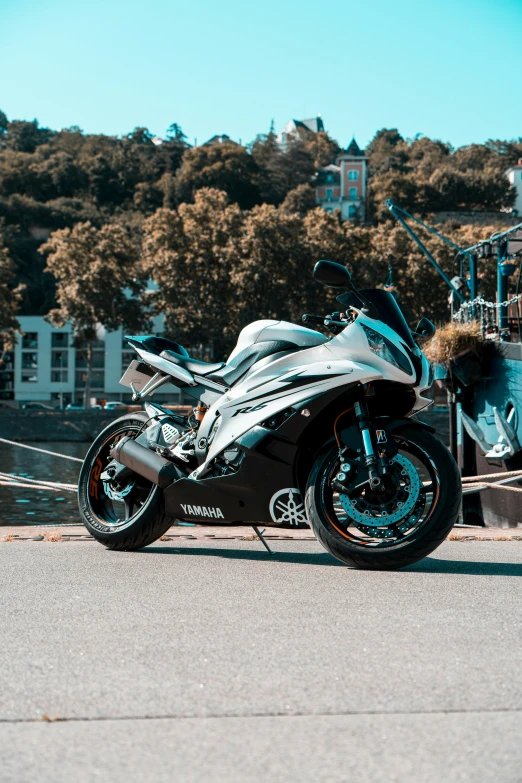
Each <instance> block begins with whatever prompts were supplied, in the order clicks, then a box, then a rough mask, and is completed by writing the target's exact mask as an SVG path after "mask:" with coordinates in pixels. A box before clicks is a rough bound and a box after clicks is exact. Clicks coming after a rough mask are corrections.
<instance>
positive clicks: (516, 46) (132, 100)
mask: <svg viewBox="0 0 522 783" xmlns="http://www.w3.org/2000/svg"><path fill="white" fill-rule="evenodd" d="M521 42H522V0H359V1H358V2H355V1H354V0H328V1H327V2H317V0H314V1H313V2H312V1H311V0H263V2H252V0H250V1H248V0H247V2H245V1H244V0H219V1H217V0H183V2H180V0H149V2H143V0H142V1H141V2H136V0H89V1H88V2H86V0H0V109H2V110H3V111H4V112H5V113H6V114H7V116H8V118H9V119H26V120H32V119H34V118H37V119H38V121H39V122H40V124H41V125H42V126H44V127H50V128H53V129H57V128H66V127H70V126H72V125H77V126H79V127H80V128H82V129H83V130H84V131H85V132H87V133H107V134H114V135H123V134H126V133H129V132H130V131H132V130H133V128H135V127H137V126H145V127H147V128H149V130H150V131H151V132H152V133H153V134H156V135H159V136H164V134H165V131H166V129H167V128H168V126H169V125H170V124H171V123H173V122H177V123H178V124H179V125H181V127H182V128H183V130H184V132H185V133H186V134H187V137H188V140H189V141H190V142H191V143H193V142H194V140H195V139H197V143H203V142H204V141H206V140H207V139H208V138H209V137H210V136H212V135H214V134H216V133H227V134H228V135H229V136H231V137H232V138H233V139H235V140H236V141H239V140H242V142H243V143H246V142H249V141H252V140H253V139H254V137H255V135H256V134H257V133H263V132H265V133H266V132H267V131H268V130H269V127H270V123H271V121H272V120H274V123H275V128H276V130H280V129H281V128H282V127H283V126H284V125H285V124H286V122H287V121H288V120H289V119H290V118H295V119H305V118H308V117H313V116H315V115H316V114H321V115H322V117H323V120H324V123H325V127H326V129H327V130H328V131H329V132H330V133H331V135H332V136H333V137H334V138H336V139H337V140H338V141H339V143H340V144H341V145H343V146H347V145H348V144H349V142H350V139H351V138H352V136H355V138H356V139H357V141H358V142H359V144H360V145H361V146H365V145H366V144H367V143H368V142H369V141H370V140H371V138H372V137H373V135H374V134H375V133H376V131H377V130H379V129H380V128H383V127H388V128H398V129H399V130H400V132H401V133H402V134H403V136H405V137H408V138H411V137H413V136H415V135H416V134H423V135H427V136H430V137H432V138H438V139H441V140H443V141H448V142H450V143H451V144H453V145H454V146H461V145H464V144H470V143H473V142H478V143H481V142H484V141H485V140H486V139H488V138H501V139H512V138H518V137H521V136H522V100H521V95H520V92H521V89H520V88H521V85H522V46H521Z"/></svg>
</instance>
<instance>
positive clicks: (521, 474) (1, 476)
mask: <svg viewBox="0 0 522 783" xmlns="http://www.w3.org/2000/svg"><path fill="white" fill-rule="evenodd" d="M521 298H522V295H521ZM0 442H2V443H8V444H9V445H11V446H19V447H20V448H22V449H30V450H31V451H39V452H41V453H42V454H49V455H51V456H53V457H61V458H62V459H69V460H72V461H74V462H83V460H82V459H80V458H79V457H71V456H70V455H69V454H59V453H58V452H56V451H48V450H47V449H40V448H37V447H36V446H27V445H26V444H25V443H17V442H16V441H14V440H7V439H6V438H0ZM491 479H499V480H498V481H491ZM515 481H522V470H510V471H506V472H505V473H491V474H489V475H487V474H484V475H481V476H462V494H463V495H470V494H471V493H472V492H483V491H484V490H486V489H505V490H509V491H511V492H522V487H510V486H508V485H509V484H512V483H513V482H515ZM0 486H2V487H13V488H14V487H18V488H20V489H37V488H38V487H39V488H41V489H47V490H49V491H53V492H77V490H78V487H77V485H76V484H65V483H62V482H59V481H43V480H41V479H33V478H27V477H26V476H16V475H15V474H13V473H3V472H1V471H0Z"/></svg>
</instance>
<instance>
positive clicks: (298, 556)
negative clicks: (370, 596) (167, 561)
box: [140, 546, 348, 568]
mask: <svg viewBox="0 0 522 783" xmlns="http://www.w3.org/2000/svg"><path fill="white" fill-rule="evenodd" d="M140 552H141V554H148V553H150V554H157V555H194V556H196V557H205V556H207V557H208V556H211V557H224V558H229V559H230V560H266V561H267V562H272V563H297V564H300V565H320V566H325V565H326V566H339V567H340V568H347V567H348V566H345V565H343V563H340V562H339V561H338V560H335V558H333V557H332V556H331V555H329V554H328V552H318V553H316V554H314V553H313V552H310V553H303V552H274V554H273V555H269V554H268V552H266V551H264V550H263V549H260V550H259V552H257V551H253V550H252V549H217V548H214V547H212V548H209V547H198V548H197V549H196V548H194V549H192V548H191V547H187V548H186V549H185V548H183V547H171V546H165V547H163V546H162V547H159V546H148V547H147V548H146V549H140Z"/></svg>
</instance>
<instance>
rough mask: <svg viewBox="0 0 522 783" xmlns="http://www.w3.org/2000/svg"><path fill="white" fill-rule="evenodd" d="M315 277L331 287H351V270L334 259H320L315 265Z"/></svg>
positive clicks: (319, 281)
mask: <svg viewBox="0 0 522 783" xmlns="http://www.w3.org/2000/svg"><path fill="white" fill-rule="evenodd" d="M314 278H315V279H316V280H317V282H318V283H322V285H326V286H328V287H329V288H351V282H352V276H351V275H350V273H349V271H348V270H347V269H346V267H345V266H342V265H341V264H336V263H335V262H334V261H325V260H323V261H318V262H317V264H316V265H315V267H314Z"/></svg>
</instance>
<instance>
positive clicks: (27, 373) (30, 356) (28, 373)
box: [22, 332, 38, 383]
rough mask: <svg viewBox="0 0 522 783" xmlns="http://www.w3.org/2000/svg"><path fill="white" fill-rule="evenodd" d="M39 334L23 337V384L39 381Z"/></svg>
mask: <svg viewBox="0 0 522 783" xmlns="http://www.w3.org/2000/svg"><path fill="white" fill-rule="evenodd" d="M31 348H33V349H34V348H38V332H27V333H26V334H24V335H23V337H22V383H36V382H37V381H38V353H37V352H36V351H35V350H27V349H31Z"/></svg>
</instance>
